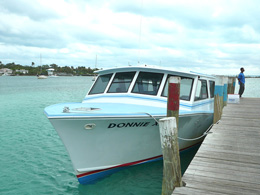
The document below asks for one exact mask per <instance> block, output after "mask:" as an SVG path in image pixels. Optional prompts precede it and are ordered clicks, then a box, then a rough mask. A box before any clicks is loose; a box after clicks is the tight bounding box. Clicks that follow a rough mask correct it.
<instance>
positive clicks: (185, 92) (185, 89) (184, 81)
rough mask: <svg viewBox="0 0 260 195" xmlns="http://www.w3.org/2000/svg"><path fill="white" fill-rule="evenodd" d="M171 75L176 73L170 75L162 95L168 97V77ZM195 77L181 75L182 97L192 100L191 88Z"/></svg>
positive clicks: (182, 98)
mask: <svg viewBox="0 0 260 195" xmlns="http://www.w3.org/2000/svg"><path fill="white" fill-rule="evenodd" d="M170 76H174V75H168V77H167V80H166V83H165V86H164V89H163V92H162V96H164V97H167V96H168V79H169V77H170ZM192 84H193V79H192V78H188V77H181V83H180V99H181V100H186V101H190V96H191V89H192Z"/></svg>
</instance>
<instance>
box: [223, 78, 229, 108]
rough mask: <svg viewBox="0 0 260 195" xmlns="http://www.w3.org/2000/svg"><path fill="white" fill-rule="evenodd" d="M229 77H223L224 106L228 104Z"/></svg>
mask: <svg viewBox="0 0 260 195" xmlns="http://www.w3.org/2000/svg"><path fill="white" fill-rule="evenodd" d="M227 91H228V77H223V107H224V106H226V105H227V98H228V97H227V96H228V93H227Z"/></svg>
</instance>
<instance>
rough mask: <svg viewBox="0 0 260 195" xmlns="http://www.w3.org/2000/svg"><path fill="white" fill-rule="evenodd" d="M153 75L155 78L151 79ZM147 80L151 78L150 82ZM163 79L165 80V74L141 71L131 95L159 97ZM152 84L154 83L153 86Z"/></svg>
mask: <svg viewBox="0 0 260 195" xmlns="http://www.w3.org/2000/svg"><path fill="white" fill-rule="evenodd" d="M149 74H150V75H149ZM147 75H148V76H147ZM151 75H153V76H152V77H151ZM156 76H157V78H156ZM147 78H149V80H148V79H147ZM163 78H164V73H155V72H148V71H139V72H138V75H137V78H136V79H135V80H134V84H133V87H132V90H131V93H135V94H142V95H152V96H157V94H158V91H159V89H160V87H161V84H162V81H163ZM151 79H153V80H151ZM158 82H159V83H158ZM151 83H152V85H151Z"/></svg>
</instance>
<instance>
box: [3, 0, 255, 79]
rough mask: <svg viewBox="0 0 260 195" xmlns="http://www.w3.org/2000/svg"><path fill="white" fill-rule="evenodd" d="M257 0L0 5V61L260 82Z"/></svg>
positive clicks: (72, 0)
mask: <svg viewBox="0 0 260 195" xmlns="http://www.w3.org/2000/svg"><path fill="white" fill-rule="evenodd" d="M259 7H260V1H259V0H182V1H180V0H131V1H119V0H0V61H1V62H2V63H3V64H7V63H12V62H14V63H16V64H21V65H31V64H32V62H34V63H35V66H39V65H41V64H43V65H45V64H48V65H50V64H53V63H54V64H57V65H58V66H74V67H77V66H85V67H91V68H95V67H96V68H99V69H100V68H111V67H121V66H128V65H142V64H147V65H156V66H162V67H172V68H174V69H177V70H180V71H195V72H200V73H205V74H220V75H237V74H239V72H240V68H241V67H244V68H245V72H244V73H245V75H260V22H259V21H260V12H259Z"/></svg>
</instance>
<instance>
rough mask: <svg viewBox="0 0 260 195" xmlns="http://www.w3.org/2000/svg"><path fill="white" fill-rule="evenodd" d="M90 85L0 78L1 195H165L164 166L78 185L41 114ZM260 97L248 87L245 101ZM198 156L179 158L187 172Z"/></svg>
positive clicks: (82, 80) (75, 98)
mask: <svg viewBox="0 0 260 195" xmlns="http://www.w3.org/2000/svg"><path fill="white" fill-rule="evenodd" d="M248 80H249V79H247V82H249V83H250V82H251V81H250V80H249V81H248ZM257 81H260V79H259V80H257ZM252 83H255V81H252ZM91 85H92V77H59V78H48V79H43V80H41V79H37V78H36V77H0V111H1V112H0V157H1V160H0V194H19V195H22V194H33V195H35V194H102V195H104V194H108V195H110V194H111V195H112V194H113V195H115V194H140V195H145V194H161V185H162V170H163V169H162V168H163V167H162V161H157V162H153V163H148V164H142V165H138V166H134V167H130V168H128V169H125V170H123V171H120V172H117V173H115V174H113V175H111V176H109V177H106V178H104V179H102V180H100V181H98V182H97V183H95V184H91V185H85V186H84V185H80V184H79V183H78V181H77V178H76V177H75V175H74V170H73V167H72V164H71V162H70V159H69V156H68V154H67V152H66V149H65V147H64V145H63V144H62V142H61V140H60V138H59V136H58V135H57V133H56V131H55V130H54V128H53V127H52V125H51V124H50V122H49V121H48V119H47V118H46V116H45V115H44V113H43V110H44V108H45V107H47V106H49V105H52V104H57V103H62V102H81V101H82V99H83V98H84V96H85V94H86V93H87V91H88V89H89V88H90V86H91ZM248 86H249V87H248ZM257 87H258V88H257ZM256 90H257V93H256V95H254V92H255V91H256ZM236 91H237V89H236ZM259 91H260V90H259V86H255V87H254V90H251V88H250V85H248V84H246V90H245V94H244V97H248V96H249V95H251V97H259ZM249 92H250V93H249ZM248 93H249V94H248ZM196 150H197V148H194V149H192V150H190V151H189V152H188V153H187V154H186V155H182V156H181V158H182V163H183V164H184V166H183V167H182V168H183V169H185V167H186V166H188V164H189V162H190V160H191V158H192V157H193V155H194V154H195V153H196Z"/></svg>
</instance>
